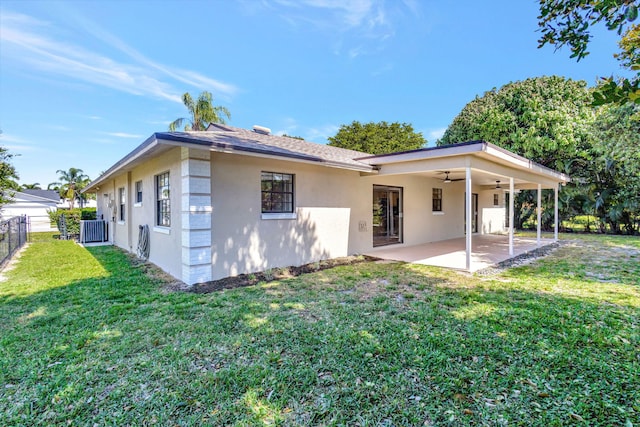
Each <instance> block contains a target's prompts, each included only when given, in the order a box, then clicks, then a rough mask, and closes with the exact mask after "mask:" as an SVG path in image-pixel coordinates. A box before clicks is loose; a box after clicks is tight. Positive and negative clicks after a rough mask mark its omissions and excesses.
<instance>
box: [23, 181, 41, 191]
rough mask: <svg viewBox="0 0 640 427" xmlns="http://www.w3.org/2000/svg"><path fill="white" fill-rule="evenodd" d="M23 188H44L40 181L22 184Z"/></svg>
mask: <svg viewBox="0 0 640 427" xmlns="http://www.w3.org/2000/svg"><path fill="white" fill-rule="evenodd" d="M22 189H23V190H42V187H40V183H39V182H35V183H33V184H22Z"/></svg>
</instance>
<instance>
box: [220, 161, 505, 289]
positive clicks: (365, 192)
mask: <svg viewBox="0 0 640 427" xmlns="http://www.w3.org/2000/svg"><path fill="white" fill-rule="evenodd" d="M211 159H212V161H211V182H212V184H211V189H212V207H213V208H212V209H213V210H212V231H211V234H212V251H211V253H212V263H213V274H212V278H213V279H217V278H221V277H226V276H229V275H236V274H241V273H247V272H255V271H262V270H266V269H269V268H275V267H282V266H287V265H299V264H304V263H308V262H313V261H316V260H319V259H324V258H332V257H339V256H345V255H350V254H356V253H375V251H376V248H374V247H373V238H372V228H371V224H372V220H373V215H372V204H373V186H374V185H385V186H393V187H401V188H402V190H403V231H404V232H403V243H402V245H406V246H410V245H416V244H421V243H426V242H434V241H439V240H445V239H451V238H455V237H461V236H464V223H463V220H464V217H463V212H464V210H463V209H464V182H455V183H450V184H444V183H442V181H440V180H437V179H432V178H427V177H424V176H422V175H419V174H415V175H395V176H375V175H373V176H361V174H360V173H359V172H354V171H346V170H341V169H335V168H327V167H324V166H317V165H311V164H303V163H295V162H289V161H282V160H273V159H264V158H259V157H249V156H237V155H231V154H223V153H213V154H212V157H211ZM261 171H270V172H283V173H291V174H294V175H295V206H296V214H297V216H296V219H263V218H262V215H261V206H260V173H261ZM434 187H436V188H442V189H443V212H442V213H437V214H434V213H433V212H432V210H431V207H432V201H431V197H432V188H434ZM474 192H480V190H479V189H476V188H474ZM492 197H493V196H491V203H493V199H492ZM480 200H481V199H479V204H480V203H481V202H480ZM481 208H482V206H480V209H481ZM361 222H364V224H365V229H364V231H362V230H361V229H360V223H361Z"/></svg>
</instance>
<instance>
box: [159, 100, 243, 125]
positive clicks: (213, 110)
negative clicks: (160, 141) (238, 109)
mask: <svg viewBox="0 0 640 427" xmlns="http://www.w3.org/2000/svg"><path fill="white" fill-rule="evenodd" d="M182 102H183V104H184V106H185V107H187V110H189V114H190V115H191V117H190V118H186V117H181V118H179V119H176V120H174V121H173V122H171V123H170V124H169V132H175V131H176V130H177V129H178V128H180V127H182V125H183V124H184V130H185V131H192V130H193V131H201V130H206V129H207V126H209V123H222V124H224V123H225V121H224V116H226V117H227V118H228V119H230V118H231V113H230V112H229V110H227V108H226V107H222V106H214V105H213V96H212V95H211V93H209V92H206V91H205V92H202V93H201V94H200V96H198V99H197V100H196V101H195V102H194V100H193V98H191V95H189V92H187V93H185V94H184V95H182Z"/></svg>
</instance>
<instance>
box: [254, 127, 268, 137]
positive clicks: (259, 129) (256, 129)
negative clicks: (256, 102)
mask: <svg viewBox="0 0 640 427" xmlns="http://www.w3.org/2000/svg"><path fill="white" fill-rule="evenodd" d="M253 131H254V132H257V133H260V134H262V135H270V134H271V129H269V128H266V127H264V126H258V125H253Z"/></svg>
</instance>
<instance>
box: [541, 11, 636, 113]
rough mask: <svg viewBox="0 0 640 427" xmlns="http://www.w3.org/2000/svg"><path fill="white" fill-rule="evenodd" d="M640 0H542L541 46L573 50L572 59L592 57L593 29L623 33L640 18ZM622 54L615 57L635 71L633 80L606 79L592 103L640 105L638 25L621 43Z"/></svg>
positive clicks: (625, 66)
mask: <svg viewBox="0 0 640 427" xmlns="http://www.w3.org/2000/svg"><path fill="white" fill-rule="evenodd" d="M638 3H640V2H638V0H540V15H539V16H538V27H539V29H540V32H541V33H542V37H541V38H540V39H539V40H538V42H539V44H538V47H539V48H541V47H543V46H545V45H547V44H550V45H554V46H555V47H556V50H557V49H559V48H561V47H562V46H569V47H570V48H571V57H572V58H577V60H578V61H579V60H580V59H582V58H584V57H585V56H587V55H588V54H589V51H588V50H587V48H588V44H589V42H590V41H591V38H592V36H591V33H590V30H591V27H592V26H593V25H596V24H598V23H604V24H605V25H606V27H607V28H608V29H609V30H616V31H617V32H618V34H622V33H623V31H624V30H625V28H627V25H631V24H630V23H631V22H633V21H635V20H636V19H637V18H638V7H639V4H638ZM620 48H621V49H622V53H620V54H616V55H614V56H615V57H616V58H618V59H619V60H620V63H621V65H622V67H624V68H627V69H629V70H634V71H636V75H635V77H633V78H630V79H629V78H621V79H618V80H616V79H614V78H613V77H608V78H603V79H602V81H601V83H600V85H599V87H598V89H597V90H595V91H594V92H593V97H594V100H593V104H594V105H604V104H612V103H615V104H620V105H622V104H625V103H628V102H632V103H637V104H640V64H639V63H638V56H640V42H639V38H638V26H637V25H631V27H630V28H628V29H627V31H626V32H625V34H624V36H623V37H622V39H621V40H620Z"/></svg>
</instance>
